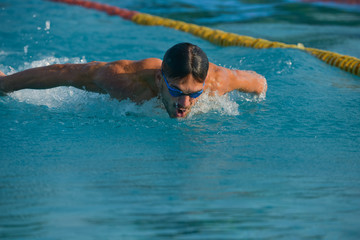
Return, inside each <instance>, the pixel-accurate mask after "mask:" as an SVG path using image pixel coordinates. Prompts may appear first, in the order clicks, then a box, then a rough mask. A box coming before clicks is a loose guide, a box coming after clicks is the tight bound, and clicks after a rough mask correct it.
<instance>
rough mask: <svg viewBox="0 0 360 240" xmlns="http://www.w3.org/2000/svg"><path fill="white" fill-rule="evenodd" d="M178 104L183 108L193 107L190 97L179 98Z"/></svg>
mask: <svg viewBox="0 0 360 240" xmlns="http://www.w3.org/2000/svg"><path fill="white" fill-rule="evenodd" d="M177 102H178V104H179V105H180V106H181V107H183V108H187V107H190V106H191V98H190V97H189V96H181V97H179V98H178V101H177Z"/></svg>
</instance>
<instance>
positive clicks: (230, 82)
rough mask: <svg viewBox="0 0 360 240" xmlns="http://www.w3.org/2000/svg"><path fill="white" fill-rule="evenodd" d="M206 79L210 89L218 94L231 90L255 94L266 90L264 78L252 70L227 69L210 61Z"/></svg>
mask: <svg viewBox="0 0 360 240" xmlns="http://www.w3.org/2000/svg"><path fill="white" fill-rule="evenodd" d="M206 81H209V89H210V91H214V92H215V91H217V92H218V94H219V95H222V94H224V93H227V92H230V91H233V90H239V91H242V92H249V93H255V94H261V93H265V92H266V90H267V83H266V79H265V78H264V77H263V76H262V75H260V74H258V73H256V72H254V71H244V70H236V69H228V68H225V67H221V66H217V65H215V64H212V63H210V66H209V73H208V77H207V78H206Z"/></svg>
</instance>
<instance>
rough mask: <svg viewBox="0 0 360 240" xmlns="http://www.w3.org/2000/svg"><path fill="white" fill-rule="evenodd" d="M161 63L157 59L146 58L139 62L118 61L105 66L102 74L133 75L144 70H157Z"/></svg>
mask: <svg viewBox="0 0 360 240" xmlns="http://www.w3.org/2000/svg"><path fill="white" fill-rule="evenodd" d="M161 63H162V61H161V60H160V59H158V58H146V59H142V60H139V61H133V60H119V61H114V62H109V63H107V64H105V65H104V66H103V69H102V72H103V73H108V74H115V73H135V72H138V71H142V70H144V69H159V68H160V67H161Z"/></svg>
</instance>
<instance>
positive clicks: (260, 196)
mask: <svg viewBox="0 0 360 240" xmlns="http://www.w3.org/2000/svg"><path fill="white" fill-rule="evenodd" d="M100 2H103V3H107V4H110V5H115V6H118V7H123V8H128V9H131V10H136V11H140V12H146V13H150V14H154V15H159V16H163V17H169V18H173V19H176V20H183V21H187V22H192V23H195V24H200V25H205V26H209V27H212V28H217V29H221V30H224V31H229V32H235V33H239V34H243V35H250V36H253V37H261V38H266V39H269V40H272V41H281V42H286V43H295V44H296V43H299V42H301V43H303V44H304V45H305V46H308V47H315V48H320V49H325V50H330V51H335V52H339V53H341V54H348V55H352V56H355V57H357V58H360V34H359V33H360V31H359V29H360V28H359V27H360V8H359V6H356V5H341V4H334V3H332V4H326V3H312V4H310V3H302V2H299V1H283V0H278V1H245V0H242V1H235V0H229V1H196V3H194V2H193V1H189V0H178V1H169V2H168V1H164V0H156V1H155V0H153V1H140V0H135V1H117V0H102V1H100ZM0 21H1V26H0V70H1V71H3V72H5V73H6V74H11V73H14V72H18V71H21V70H24V69H27V68H30V67H37V66H44V65H48V64H53V63H65V62H70V63H80V62H90V61H94V60H97V61H115V60H119V59H131V60H139V59H143V58H148V57H158V58H162V57H163V54H164V52H165V51H166V50H167V49H168V48H169V47H171V46H172V45H174V44H176V43H178V42H183V41H189V42H192V43H194V44H197V45H199V46H200V47H201V48H203V49H204V50H205V52H206V53H207V54H208V57H209V59H210V61H211V62H213V63H216V64H218V65H221V66H225V67H229V68H236V69H245V70H254V71H256V72H258V73H260V74H262V75H264V76H265V77H266V78H267V80H268V86H269V87H268V93H267V96H266V98H265V99H264V98H260V99H259V98H255V97H254V96H251V95H247V94H241V93H238V92H232V93H230V94H228V95H226V96H223V97H213V98H211V97H209V96H207V95H206V94H205V95H204V96H202V97H201V100H200V102H199V104H198V105H197V106H196V108H194V110H193V112H192V114H191V116H190V117H189V118H187V119H183V120H175V119H170V118H169V117H168V115H167V113H166V111H165V109H164V108H163V107H162V105H161V103H160V101H159V100H158V99H153V100H151V101H148V102H145V103H144V104H142V105H136V104H135V103H132V102H130V101H122V102H118V101H116V100H113V99H111V98H110V97H109V96H107V95H99V94H94V93H88V92H85V91H82V90H78V89H75V88H68V87H59V88H54V89H48V90H22V91H18V92H14V93H11V94H9V95H8V96H5V97H0V133H1V139H0V239H5V240H8V239H359V238H360V148H359V147H360V117H359V116H360V79H359V77H357V76H354V75H351V74H349V73H347V72H344V71H342V70H340V69H337V68H334V67H331V66H329V65H327V64H325V63H323V62H321V61H320V60H318V59H316V58H314V57H312V56H310V55H309V54H307V53H305V52H301V51H298V50H289V49H263V50H259V49H251V48H240V47H226V48H225V47H219V46H215V45H212V44H210V43H208V42H206V41H205V40H202V39H199V38H196V37H194V36H192V35H189V34H186V33H183V32H178V31H175V30H173V29H168V28H163V27H148V26H140V25H135V24H134V23H132V22H130V21H125V20H122V19H120V18H118V17H114V16H113V17H112V16H108V15H106V14H104V13H101V12H97V11H95V10H89V9H85V8H81V7H75V6H69V5H66V4H60V3H54V2H48V1H40V0H28V1H21V0H1V1H0Z"/></svg>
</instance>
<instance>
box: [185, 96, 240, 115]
mask: <svg viewBox="0 0 360 240" xmlns="http://www.w3.org/2000/svg"><path fill="white" fill-rule="evenodd" d="M208 112H217V113H220V114H221V115H230V116H234V115H239V104H237V103H236V102H235V101H234V100H231V98H230V95H229V94H225V95H223V96H218V95H216V94H215V95H213V96H211V95H210V94H209V93H207V92H205V93H204V94H202V95H201V96H200V98H199V101H198V102H197V103H196V104H195V106H194V107H193V108H192V111H191V113H190V117H191V116H193V115H195V114H200V113H208Z"/></svg>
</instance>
